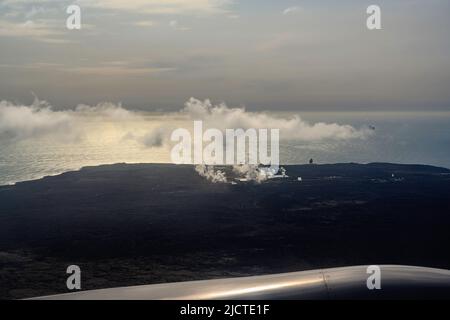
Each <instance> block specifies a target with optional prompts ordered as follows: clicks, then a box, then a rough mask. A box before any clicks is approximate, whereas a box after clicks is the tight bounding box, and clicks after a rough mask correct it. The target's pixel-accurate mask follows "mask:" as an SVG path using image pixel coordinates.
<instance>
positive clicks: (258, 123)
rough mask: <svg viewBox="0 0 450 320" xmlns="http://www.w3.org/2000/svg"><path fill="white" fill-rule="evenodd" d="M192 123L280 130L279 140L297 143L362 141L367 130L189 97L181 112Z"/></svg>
mask: <svg viewBox="0 0 450 320" xmlns="http://www.w3.org/2000/svg"><path fill="white" fill-rule="evenodd" d="M181 113H182V114H185V115H187V116H188V117H189V118H191V119H192V120H203V121H204V123H205V126H207V127H210V128H217V129H221V130H224V129H238V128H242V129H249V128H255V129H266V128H267V129H280V138H281V139H283V138H284V139H290V140H299V141H317V140H325V139H331V140H347V139H364V138H366V137H368V136H369V135H371V134H372V133H373V130H370V128H361V129H356V128H354V127H352V126H350V125H341V124H337V123H324V122H317V123H313V124H312V123H309V122H306V121H304V120H303V119H302V118H301V117H300V116H299V115H293V116H290V117H281V116H275V115H273V114H269V113H265V112H249V111H247V110H245V108H243V107H239V108H229V107H228V106H227V105H226V104H225V103H221V104H218V105H213V104H212V103H211V101H210V100H204V101H201V100H198V99H195V98H190V99H189V101H187V102H186V104H185V108H184V109H183V110H182V111H181Z"/></svg>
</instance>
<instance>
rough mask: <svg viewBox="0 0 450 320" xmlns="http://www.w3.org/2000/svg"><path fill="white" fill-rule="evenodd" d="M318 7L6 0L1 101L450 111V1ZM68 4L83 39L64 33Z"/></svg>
mask: <svg viewBox="0 0 450 320" xmlns="http://www.w3.org/2000/svg"><path fill="white" fill-rule="evenodd" d="M318 2H319V1H313V0H310V1H306V0H297V1H292V0H289V1H286V0H281V1H280V0H277V1H261V0H234V1H227V0H186V1H184V0H147V1H145V0H98V1H95V0H80V1H76V0H71V1H66V0H35V1H27V0H0V100H9V101H14V102H16V101H17V102H21V103H29V102H31V101H32V99H33V96H32V94H31V92H34V93H35V94H36V95H37V96H38V97H39V98H41V99H46V100H48V101H49V102H50V103H51V104H52V105H53V106H55V108H59V109H65V108H72V107H74V106H75V105H78V104H80V103H85V104H96V103H99V102H102V101H110V102H122V103H123V105H124V106H125V107H126V108H137V109H146V110H178V109H180V106H182V105H183V103H184V102H185V101H186V100H188V99H189V98H190V97H197V98H199V99H204V98H210V99H212V100H213V101H226V102H227V103H228V104H229V105H245V106H246V107H247V108H248V109H250V110H263V109H264V110H296V111H301V110H333V111H334V110H363V111H365V110H370V111H376V110H407V111H409V110H425V111H426V110H450V90H449V89H450V36H449V34H448V33H449V30H450V19H449V18H448V14H449V13H450V1H447V0H428V1H419V0H417V1H416V0H396V1H393V0H390V1H378V0H376V1H373V0H371V1H320V4H319V3H318ZM70 4H79V5H80V7H81V10H82V30H72V31H71V30H67V29H66V18H67V17H68V14H66V8H67V6H68V5H70ZM370 4H378V5H380V7H381V9H382V28H383V29H382V30H374V31H369V30H367V28H366V18H367V14H366V8H367V6H368V5H370Z"/></svg>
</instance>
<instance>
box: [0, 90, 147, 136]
mask: <svg viewBox="0 0 450 320" xmlns="http://www.w3.org/2000/svg"><path fill="white" fill-rule="evenodd" d="M86 116H89V117H101V118H102V119H109V120H131V119H137V118H139V115H138V114H137V113H136V112H133V111H129V110H126V109H124V108H123V107H122V106H121V105H120V104H113V103H100V104H98V105H95V106H88V105H83V104H81V105H78V106H77V107H76V108H74V109H71V110H64V111H55V110H53V108H52V106H51V105H50V104H49V103H47V102H46V101H41V100H39V99H37V98H36V99H35V100H34V102H33V103H32V104H31V105H22V104H14V103H11V102H8V101H0V140H1V141H3V142H5V141H6V142H8V141H10V142H15V141H20V140H27V139H32V138H33V139H40V138H44V137H52V138H54V139H58V140H61V141H77V140H79V139H80V138H82V136H83V132H82V131H81V129H80V124H81V123H82V122H83V121H85V120H86Z"/></svg>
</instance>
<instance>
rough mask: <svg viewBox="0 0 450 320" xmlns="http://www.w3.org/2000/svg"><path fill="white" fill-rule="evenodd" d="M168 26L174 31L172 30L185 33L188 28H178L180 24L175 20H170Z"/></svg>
mask: <svg viewBox="0 0 450 320" xmlns="http://www.w3.org/2000/svg"><path fill="white" fill-rule="evenodd" d="M169 26H170V27H171V28H172V29H174V30H179V31H187V30H189V28H188V27H184V26H180V24H179V23H178V21H177V20H172V21H170V22H169Z"/></svg>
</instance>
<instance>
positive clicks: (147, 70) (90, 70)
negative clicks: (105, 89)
mask: <svg viewBox="0 0 450 320" xmlns="http://www.w3.org/2000/svg"><path fill="white" fill-rule="evenodd" d="M61 70H62V71H67V72H70V73H77V74H82V75H98V76H125V75H127V76H138V75H146V74H151V73H161V72H167V71H173V70H175V68H169V67H167V68H157V67H134V66H121V65H115V66H114V65H111V66H86V67H68V68H63V69H61Z"/></svg>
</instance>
